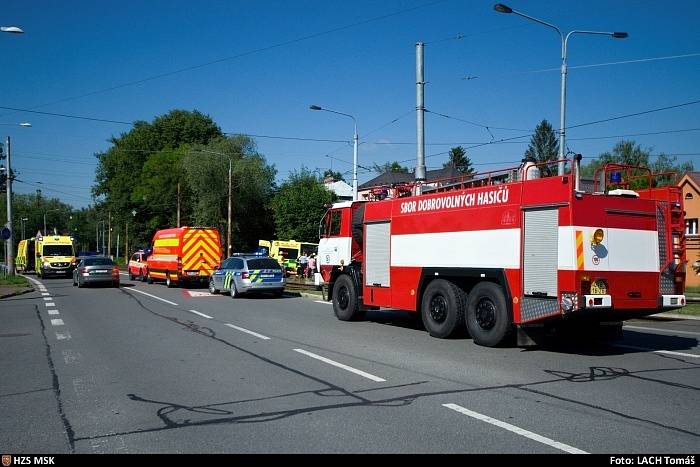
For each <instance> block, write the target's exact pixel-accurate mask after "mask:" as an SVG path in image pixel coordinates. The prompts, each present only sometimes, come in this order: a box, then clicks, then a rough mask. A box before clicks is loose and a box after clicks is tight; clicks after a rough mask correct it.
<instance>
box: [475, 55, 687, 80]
mask: <svg viewBox="0 0 700 467" xmlns="http://www.w3.org/2000/svg"><path fill="white" fill-rule="evenodd" d="M693 57H700V52H698V53H688V54H681V55H667V56H663V57H650V58H639V59H633V60H620V61H617V62H603V63H589V64H586V65H573V66H569V67H568V69H570V70H571V69H585V68H598V67H603V66H611V65H627V64H630V63H643V62H653V61H658V60H673V59H679V58H693ZM552 71H561V68H559V67H557V68H542V69H539V70H523V71H510V72H504V73H493V74H490V73H489V74H486V75H481V76H479V75H477V76H472V75H467V76H464V77H462V78H461V80H463V81H469V80H473V79H480V78H498V77H502V76H513V75H526V74H534V73H547V72H552Z"/></svg>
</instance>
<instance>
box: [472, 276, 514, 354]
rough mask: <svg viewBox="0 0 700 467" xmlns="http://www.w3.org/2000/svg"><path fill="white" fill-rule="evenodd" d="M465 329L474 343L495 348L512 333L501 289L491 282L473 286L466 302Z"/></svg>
mask: <svg viewBox="0 0 700 467" xmlns="http://www.w3.org/2000/svg"><path fill="white" fill-rule="evenodd" d="M467 329H468V330H469V334H470V335H471V336H472V339H473V340H474V342H475V343H477V344H479V345H483V346H486V347H495V346H497V345H499V344H501V343H503V342H504V341H505V340H506V338H507V337H508V336H509V335H510V334H511V333H512V331H513V326H512V323H511V320H510V318H509V316H508V307H507V306H506V298H505V294H504V293H503V289H502V288H501V287H500V286H499V285H497V284H494V283H492V282H481V283H479V284H477V285H476V286H474V288H473V289H472V291H471V292H470V293H469V300H468V301H467Z"/></svg>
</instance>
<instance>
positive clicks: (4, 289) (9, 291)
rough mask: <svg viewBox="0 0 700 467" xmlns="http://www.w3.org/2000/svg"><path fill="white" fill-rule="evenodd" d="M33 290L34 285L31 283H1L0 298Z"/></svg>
mask: <svg viewBox="0 0 700 467" xmlns="http://www.w3.org/2000/svg"><path fill="white" fill-rule="evenodd" d="M33 291H34V287H32V286H31V285H29V286H25V285H0V299H2V298H8V297H14V296H15V295H22V294H25V293H29V292H33Z"/></svg>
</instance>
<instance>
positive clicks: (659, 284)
mask: <svg viewBox="0 0 700 467" xmlns="http://www.w3.org/2000/svg"><path fill="white" fill-rule="evenodd" d="M618 168H619V167H618ZM511 173H512V172H511ZM605 175H606V176H607V175H608V172H607V171H606V172H605ZM522 178H525V180H522V179H521V180H517V181H512V180H513V178H510V179H509V178H504V177H497V176H493V174H487V175H485V176H483V177H475V176H468V177H467V176H465V177H463V178H461V179H452V180H446V181H442V182H439V183H435V184H433V185H432V186H425V185H424V186H422V187H418V188H420V189H421V190H422V193H421V194H415V191H417V189H418V188H417V189H416V190H414V193H412V194H410V195H409V196H405V195H403V194H402V193H399V194H398V196H394V197H391V196H389V197H387V198H386V199H383V200H378V201H354V202H344V203H338V204H335V205H333V206H332V207H331V208H330V209H329V210H328V211H327V213H326V214H325V216H324V218H323V219H322V221H321V224H320V237H321V238H320V244H319V254H318V256H319V265H320V270H321V274H322V276H323V279H324V281H325V282H326V283H327V284H328V294H327V298H328V299H329V300H332V302H333V309H334V312H335V314H336V316H337V317H338V319H340V320H345V321H350V320H357V319H361V318H362V317H363V316H364V313H365V311H366V310H368V309H372V308H377V307H388V308H393V309H399V310H405V311H407V312H409V313H419V314H420V317H421V319H422V321H423V324H424V325H425V328H426V329H427V330H428V332H429V333H430V334H431V335H432V336H435V337H441V338H444V337H448V336H450V335H452V334H453V333H454V332H455V331H457V330H458V329H460V328H463V327H466V328H467V330H468V331H469V334H470V335H471V337H472V338H473V340H474V341H475V342H476V343H477V344H480V345H484V346H497V345H500V344H503V343H505V342H506V341H507V340H508V338H509V337H511V336H513V335H514V334H515V335H517V338H518V343H519V344H530V343H532V341H531V340H530V338H529V336H530V335H531V331H534V330H535V329H536V328H543V327H554V328H557V327H558V326H559V325H561V324H563V323H576V326H575V328H576V329H577V330H578V331H577V332H586V331H584V329H588V328H587V327H586V326H583V324H590V325H592V326H593V327H600V326H601V324H609V323H613V324H614V329H616V330H617V331H619V333H621V323H622V321H623V320H626V319H630V318H635V317H641V316H645V315H650V314H654V313H659V312H662V311H666V310H670V309H673V308H679V307H682V306H684V305H685V296H684V295H683V292H684V290H683V288H684V262H685V240H684V229H683V226H684V212H683V206H682V199H681V198H682V197H681V195H680V191H679V189H678V188H676V187H674V186H668V187H664V188H651V186H652V184H651V178H650V184H649V186H650V187H649V188H647V189H638V190H630V189H624V188H625V187H623V188H617V189H610V188H615V187H608V189H601V191H596V190H590V191H585V190H581V189H577V188H578V185H579V182H578V181H577V180H576V178H575V177H574V176H573V175H570V174H567V175H562V176H550V177H545V178H534V179H527V178H526V177H522ZM618 182H619V180H618ZM596 188H597V187H596ZM516 331H517V334H516Z"/></svg>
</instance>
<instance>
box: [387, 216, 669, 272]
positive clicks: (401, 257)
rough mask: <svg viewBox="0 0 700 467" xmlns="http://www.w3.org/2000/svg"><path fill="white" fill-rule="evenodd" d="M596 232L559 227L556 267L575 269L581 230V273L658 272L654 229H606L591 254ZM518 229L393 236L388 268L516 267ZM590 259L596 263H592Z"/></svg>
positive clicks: (572, 227)
mask: <svg viewBox="0 0 700 467" xmlns="http://www.w3.org/2000/svg"><path fill="white" fill-rule="evenodd" d="M595 229H596V228H595V227H581V226H560V227H559V240H558V245H557V247H558V249H559V253H558V261H557V262H558V269H560V270H570V271H575V270H577V257H576V230H580V231H583V236H584V239H583V241H584V257H585V268H584V269H585V270H592V271H620V272H658V270H659V258H658V255H659V253H658V251H659V249H658V233H657V232H656V231H655V230H633V229H611V228H606V229H604V230H605V239H604V241H603V245H602V248H598V249H597V250H594V249H593V248H591V245H590V237H591V236H592V234H593V231H595ZM520 231H521V229H495V230H478V231H463V232H439V233H425V234H406V235H392V236H391V265H392V266H395V267H424V266H426V265H430V266H432V267H493V268H505V269H518V268H520V261H521V260H520V244H521V242H520ZM640 252H644V254H640ZM594 256H596V257H597V260H596V261H597V263H598V264H594V258H593V257H594Z"/></svg>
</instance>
